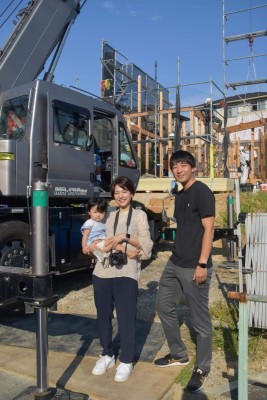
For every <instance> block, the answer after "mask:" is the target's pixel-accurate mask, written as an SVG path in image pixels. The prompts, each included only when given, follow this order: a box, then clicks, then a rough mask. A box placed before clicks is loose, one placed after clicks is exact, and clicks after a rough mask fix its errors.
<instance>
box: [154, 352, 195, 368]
mask: <svg viewBox="0 0 267 400" xmlns="http://www.w3.org/2000/svg"><path fill="white" fill-rule="evenodd" d="M154 364H155V365H157V367H162V368H164V367H172V366H175V365H187V364H189V358H188V357H187V356H184V357H172V356H171V354H167V355H166V356H165V357H162V358H158V359H157V360H155V361H154Z"/></svg>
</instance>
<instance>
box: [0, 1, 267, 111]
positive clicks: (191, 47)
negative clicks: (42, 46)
mask: <svg viewBox="0 0 267 400" xmlns="http://www.w3.org/2000/svg"><path fill="white" fill-rule="evenodd" d="M8 3H10V0H1V4H0V14H1V11H3V9H4V8H5V6H6V5H7V4H8ZM27 3H28V0H27V1H26V0H25V1H23V2H22V4H21V7H20V8H22V6H23V5H25V4H27ZM224 4H225V12H227V13H229V12H232V11H237V10H244V9H247V8H249V7H252V6H254V7H255V6H259V5H262V4H264V2H262V0H235V1H232V0H224ZM266 17H267V7H266V8H258V9H256V10H254V11H253V12H251V13H250V12H241V13H237V14H231V15H229V16H228V21H227V22H226V23H225V28H226V31H225V36H230V35H238V34H242V33H247V32H251V31H252V32H254V31H261V30H264V29H266V20H267V18H266ZM2 22H3V17H2V18H0V24H2ZM9 32H11V25H8V24H6V25H5V26H4V27H3V28H2V29H1V30H0V46H1V45H2V44H3V43H4V41H5V40H6V38H7V36H8V33H9ZM222 38H223V1H222V0H191V1H189V0H169V1H165V2H164V1H162V0H88V1H87V3H86V4H85V6H84V7H83V9H82V12H81V14H80V15H79V16H78V17H77V19H76V21H75V23H74V25H73V27H72V29H71V32H70V35H69V37H68V40H67V43H66V45H65V48H64V51H63V53H62V56H61V58H60V62H59V64H58V67H57V69H56V72H55V81H56V83H59V84H64V85H66V86H70V85H75V84H78V86H79V87H80V88H82V89H85V90H88V91H90V92H93V93H95V94H99V83H100V79H101V72H100V71H101V63H100V58H101V45H102V39H104V40H106V41H107V42H108V43H109V44H110V45H111V46H113V47H114V48H116V49H117V50H118V51H119V52H120V53H122V54H123V55H125V56H127V57H128V60H129V62H133V63H134V64H136V65H137V66H139V67H140V68H141V69H142V70H143V71H145V72H146V73H148V74H149V75H151V76H152V77H154V75H155V61H157V65H158V67H157V77H158V81H159V82H160V83H161V84H162V85H164V86H165V87H173V86H175V85H176V84H177V82H178V58H179V60H180V62H179V65H180V73H179V79H180V84H181V85H187V84H193V83H197V82H208V81H209V80H210V78H212V80H213V81H214V82H215V83H216V85H217V86H218V87H219V88H221V89H222V90H223V82H224V74H223V72H224V69H223V48H222V47H223V39H222ZM249 51H250V48H249V44H248V41H238V42H235V43H231V44H228V45H227V46H226V52H225V58H227V59H228V58H233V57H243V56H247V55H248V54H249ZM252 51H253V54H254V55H255V54H263V53H265V52H266V53H267V38H266V36H265V37H262V38H258V39H257V40H254V43H253V48H252ZM254 61H255V63H254V64H253V63H252V62H250V63H249V61H248V60H242V61H241V60H240V61H234V62H229V63H228V64H229V66H228V67H227V68H226V70H225V71H226V81H227V82H237V81H246V80H247V78H249V80H253V79H256V78H257V79H259V78H266V75H267V74H266V57H255V59H254ZM212 90H213V92H212V94H213V98H214V99H216V98H219V97H221V96H222V95H221V93H220V92H219V91H218V89H216V88H215V86H213V88H212ZM245 91H247V92H254V91H267V87H266V85H261V86H249V87H247V88H246V87H242V88H241V89H238V90H237V91H235V92H233V91H228V92H227V95H229V96H230V95H234V94H237V93H242V92H243V93H244V92H245ZM209 94H210V85H209V83H205V84H204V83H203V84H194V85H192V86H182V88H181V103H182V106H185V105H193V104H197V103H200V102H203V101H204V100H205V98H206V97H209ZM170 98H171V100H174V89H170Z"/></svg>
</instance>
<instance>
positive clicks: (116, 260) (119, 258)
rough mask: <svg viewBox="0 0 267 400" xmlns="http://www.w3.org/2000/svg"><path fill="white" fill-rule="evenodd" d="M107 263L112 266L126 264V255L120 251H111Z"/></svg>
mask: <svg viewBox="0 0 267 400" xmlns="http://www.w3.org/2000/svg"><path fill="white" fill-rule="evenodd" d="M109 264H110V265H112V266H116V265H125V264H127V255H126V254H125V253H122V252H121V251H116V252H115V253H111V254H110V256H109Z"/></svg>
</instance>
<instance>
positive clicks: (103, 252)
mask: <svg viewBox="0 0 267 400" xmlns="http://www.w3.org/2000/svg"><path fill="white" fill-rule="evenodd" d="M107 208H108V204H107V202H106V200H104V199H102V198H93V199H92V200H90V201H89V202H88V205H87V212H88V215H89V217H90V218H89V219H88V220H86V221H85V223H84V224H83V226H82V227H81V232H82V235H83V237H82V251H83V253H84V254H88V253H90V247H89V246H90V245H91V244H92V243H93V242H94V243H95V244H96V247H97V248H96V249H95V250H93V254H94V256H95V257H96V258H97V259H98V260H99V261H100V262H104V261H105V259H106V258H107V257H108V254H107V252H109V251H110V250H112V245H108V244H106V239H107V236H106V227H105V223H104V222H103V221H104V219H105V216H106V212H107ZM115 250H118V251H121V252H122V253H126V255H127V256H128V257H129V258H134V257H135V256H137V255H138V253H139V250H138V249H136V250H129V249H127V248H125V246H123V245H121V244H118V245H117V246H116V247H115Z"/></svg>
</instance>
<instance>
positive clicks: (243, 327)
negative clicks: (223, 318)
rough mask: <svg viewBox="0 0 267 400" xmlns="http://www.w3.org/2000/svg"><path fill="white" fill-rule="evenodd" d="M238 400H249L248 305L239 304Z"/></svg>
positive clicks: (245, 303)
mask: <svg viewBox="0 0 267 400" xmlns="http://www.w3.org/2000/svg"><path fill="white" fill-rule="evenodd" d="M238 332H239V334H238V336H239V338H238V400H248V303H247V302H244V303H242V302H239V322H238Z"/></svg>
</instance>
